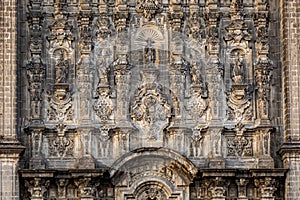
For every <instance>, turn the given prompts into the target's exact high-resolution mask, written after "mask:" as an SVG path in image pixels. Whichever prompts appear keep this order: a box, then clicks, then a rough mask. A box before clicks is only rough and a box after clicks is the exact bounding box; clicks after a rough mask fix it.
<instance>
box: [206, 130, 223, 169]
mask: <svg viewBox="0 0 300 200" xmlns="http://www.w3.org/2000/svg"><path fill="white" fill-rule="evenodd" d="M209 133H210V143H211V152H212V158H211V159H210V161H209V167H211V168H225V162H224V159H223V157H224V154H223V151H222V150H223V148H224V147H222V144H223V142H222V141H223V135H222V133H223V128H217V127H215V128H214V127H211V128H209Z"/></svg>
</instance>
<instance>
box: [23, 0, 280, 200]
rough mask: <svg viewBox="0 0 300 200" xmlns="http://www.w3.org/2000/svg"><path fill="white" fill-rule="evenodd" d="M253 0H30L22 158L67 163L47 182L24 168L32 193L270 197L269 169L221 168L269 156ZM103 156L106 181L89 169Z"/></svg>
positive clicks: (261, 42) (258, 12) (267, 88)
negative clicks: (238, 172) (265, 172)
mask: <svg viewBox="0 0 300 200" xmlns="http://www.w3.org/2000/svg"><path fill="white" fill-rule="evenodd" d="M257 4H258V3H257V2H253V6H254V7H255V8H254V7H253V8H252V4H247V3H245V1H244V2H242V1H240V0H232V1H222V3H221V2H218V1H216V0H207V1H205V2H204V1H196V0H191V1H189V2H186V3H183V2H182V1H178V0H172V1H169V2H168V1H162V0H137V1H132V2H129V1H123V0H117V1H111V0H100V1H79V2H78V3H76V2H75V1H55V2H52V1H47V3H46V2H43V3H37V2H36V1H33V0H32V1H29V4H28V6H29V7H28V8H29V11H28V12H29V13H28V19H29V22H28V24H29V27H28V30H29V34H28V36H29V37H30V38H29V39H28V41H29V44H28V49H29V51H30V53H29V54H28V58H26V59H27V62H25V63H26V66H25V67H24V69H23V71H22V72H21V73H22V74H21V75H22V76H23V77H26V78H27V82H26V86H25V87H24V88H25V89H23V90H26V91H25V92H24V93H25V94H24V95H23V94H22V95H23V96H27V95H28V96H29V98H28V99H26V102H25V103H24V105H25V107H26V108H24V110H25V112H24V114H23V113H22V114H21V115H22V116H21V117H22V118H24V119H25V121H26V123H25V124H26V125H25V126H26V127H25V128H26V129H25V131H24V132H25V135H26V136H25V138H26V139H24V141H25V142H24V143H25V145H26V146H28V147H29V148H27V150H26V153H25V156H24V160H29V161H28V162H27V161H24V163H26V164H24V166H25V168H26V167H27V165H28V166H30V167H29V168H30V169H43V170H46V171H47V170H48V169H54V170H58V171H57V173H58V174H59V173H60V172H59V169H58V168H66V169H64V170H70V171H72V170H73V171H72V173H73V174H71V175H68V177H67V176H60V177H57V178H53V177H52V178H50V179H51V181H52V182H51V187H49V184H46V183H47V182H45V180H46V179H48V178H45V180H44V179H38V178H36V177H37V175H36V174H33V175H32V174H31V175H32V178H33V179H30V178H28V180H29V179H30V181H29V182H27V184H26V187H27V188H28V189H29V190H28V191H29V193H30V194H31V197H29V198H31V199H40V200H41V199H43V198H44V199H46V198H48V199H86V200H87V199H101V200H103V199H121V198H123V197H124V195H125V196H126V198H128V199H145V200H149V199H152V200H154V199H156V200H158V199H169V198H170V199H176V198H177V199H204V198H211V199H229V198H232V199H235V198H239V199H247V198H248V199H250V198H252V197H253V199H254V198H266V199H267V198H271V199H272V198H274V197H275V196H276V195H277V194H276V193H275V190H276V187H275V184H273V183H272V184H271V183H270V182H272V181H269V182H268V180H267V179H266V180H263V181H261V180H259V181H258V182H259V183H257V184H256V185H255V186H254V182H253V178H251V179H250V178H249V180H248V179H247V178H245V176H246V175H247V176H248V175H249V174H250V172H249V171H247V172H245V174H246V175H245V174H243V175H242V176H241V177H240V178H237V179H236V178H235V177H234V175H232V174H231V175H230V173H235V172H232V171H230V170H231V168H234V169H235V168H237V167H240V168H242V169H244V168H246V167H249V166H250V167H253V168H265V167H267V166H268V167H269V168H272V169H273V167H274V160H273V158H272V157H273V156H274V154H275V153H274V152H273V149H272V148H271V144H272V142H273V141H272V139H273V138H272V135H271V134H272V131H273V130H275V129H273V125H272V123H270V122H271V120H272V118H271V117H272V116H271V113H272V112H271V108H270V101H271V90H272V87H271V84H270V82H271V79H272V71H273V63H272V61H271V60H270V57H269V48H270V47H269V38H268V35H269V29H268V23H269V21H268V19H267V16H268V14H266V13H268V11H267V9H268V8H267V7H268V6H267V3H265V2H260V3H259V4H260V6H257ZM265 18H266V19H265ZM44 35H45V36H44ZM43 38H45V39H46V40H44V39H43ZM22 98H23V97H22ZM24 99H25V98H24ZM22 105H23V104H22ZM23 115H24V116H23ZM27 120H28V122H27ZM22 137H23V136H22ZM144 151H145V152H147V153H145V154H143V153H141V152H144ZM162 151H167V154H168V155H169V156H170V155H173V156H174V160H172V159H171V158H170V157H167V156H165V154H164V152H162ZM173 151H176V152H178V153H179V154H180V156H179V155H177V154H175V153H174V152H173ZM135 153H137V154H143V156H144V157H141V158H139V159H136V160H134V159H133V160H134V161H135V162H132V160H131V158H132V157H130V156H133V155H135ZM150 154H151V155H152V154H153V155H155V156H153V155H152V156H153V157H154V158H153V157H151V156H149V155H150ZM162 155H164V156H162ZM127 156H128V157H127ZM160 156H161V157H160ZM25 157H26V158H25ZM27 157H28V159H27ZM133 157H134V156H133ZM183 157H184V158H183ZM125 158H126V159H128V160H124V159H125ZM158 158H161V159H158ZM185 159H187V160H188V161H186V160H185ZM130 160H131V161H130ZM123 161H124V162H125V161H126V162H127V161H128V163H130V164H128V163H127V164H124V163H123V164H124V165H123V166H119V168H117V169H118V170H120V171H118V172H112V171H114V170H115V169H114V167H115V166H114V162H123ZM178 162H179V163H180V162H183V163H184V164H178ZM187 162H190V163H187ZM27 163H28V164H27ZM248 164H249V165H248ZM272 164H273V165H272ZM56 168H57V169H56ZM108 168H109V169H111V170H112V171H110V173H111V174H110V175H111V177H109V176H108V175H105V176H107V177H106V178H107V180H120V181H119V182H118V181H116V182H114V185H113V186H112V185H109V184H107V185H105V186H104V185H102V182H100V183H99V182H97V180H95V179H96V178H95V177H92V176H93V175H91V176H90V175H88V172H87V171H86V170H87V169H89V170H91V171H92V173H91V174H94V173H95V174H96V173H98V171H101V170H104V169H105V170H107V169H108ZM196 168H197V169H196ZM207 168H209V169H210V170H211V172H212V171H213V172H214V173H216V174H213V175H212V174H210V173H211V172H209V170H208V171H205V169H207ZM216 168H218V170H223V171H224V172H225V171H226V170H229V169H230V170H229V171H230V173H229V172H228V171H226V173H227V172H228V173H227V174H225V175H223V174H220V173H219V172H220V171H218V170H213V169H216ZM190 170H192V173H190V172H189V171H190ZM75 171H76V173H77V172H78V171H80V173H81V175H78V176H81V177H76V176H75V174H76V173H75ZM197 171H198V172H199V173H198V174H197V173H196V172H197ZM223 171H222V172H223ZM78 173H79V172H78ZM101 173H102V172H101ZM218 173H219V174H218ZM107 174H108V172H107ZM196 174H197V175H196ZM228 174H229V175H228ZM101 176H102V175H101ZM103 176H104V175H103ZM70 177H71V178H70ZM224 177H225V178H224ZM228 177H230V178H228ZM261 177H263V178H265V177H264V176H262V175H261ZM35 178H36V179H35ZM229 179H230V180H229ZM272 180H273V179H272ZM192 181H193V183H191V182H192ZM190 187H191V189H190ZM249 188H250V189H251V191H252V190H253V191H256V190H258V188H260V189H259V193H260V194H259V195H256V194H255V195H252V197H250V196H251V195H249V194H248V190H250V189H249ZM46 191H47V192H46ZM189 191H190V192H189ZM253 193H254V192H253ZM122 195H123V196H122ZM185 195H186V196H185ZM29 196H30V195H29ZM258 196H259V197H258ZM29 198H28V199H29Z"/></svg>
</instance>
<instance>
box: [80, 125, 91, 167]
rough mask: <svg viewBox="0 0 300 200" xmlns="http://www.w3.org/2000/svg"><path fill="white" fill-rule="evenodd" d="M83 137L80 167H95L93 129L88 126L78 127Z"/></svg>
mask: <svg viewBox="0 0 300 200" xmlns="http://www.w3.org/2000/svg"><path fill="white" fill-rule="evenodd" d="M78 132H79V135H80V138H81V153H82V154H81V158H80V159H79V165H78V167H79V168H83V169H94V168H95V162H94V158H93V155H92V130H90V129H88V128H79V129H78Z"/></svg>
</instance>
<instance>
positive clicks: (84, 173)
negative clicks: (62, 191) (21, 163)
mask: <svg viewBox="0 0 300 200" xmlns="http://www.w3.org/2000/svg"><path fill="white" fill-rule="evenodd" d="M19 173H20V174H21V176H22V177H23V178H39V177H40V178H43V177H45V178H71V177H73V178H76V177H98V176H105V173H107V174H108V168H101V169H99V168H98V169H69V170H54V169H20V170H19ZM107 177H109V176H108V175H107Z"/></svg>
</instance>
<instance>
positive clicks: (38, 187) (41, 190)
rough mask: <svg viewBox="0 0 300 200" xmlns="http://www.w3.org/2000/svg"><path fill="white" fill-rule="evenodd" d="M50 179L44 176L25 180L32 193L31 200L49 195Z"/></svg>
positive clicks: (39, 199)
mask: <svg viewBox="0 0 300 200" xmlns="http://www.w3.org/2000/svg"><path fill="white" fill-rule="evenodd" d="M49 185H50V181H49V180H47V181H46V180H45V179H43V178H33V179H32V180H30V181H29V180H25V187H26V188H27V189H28V192H29V193H30V194H31V198H30V199H31V200H44V199H45V197H47V196H48V193H47V192H48V187H49Z"/></svg>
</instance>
